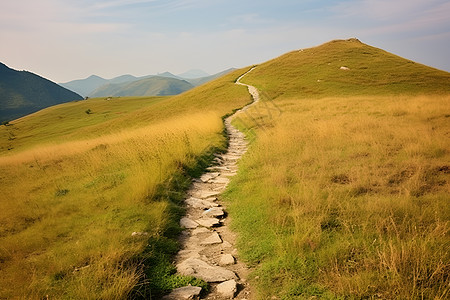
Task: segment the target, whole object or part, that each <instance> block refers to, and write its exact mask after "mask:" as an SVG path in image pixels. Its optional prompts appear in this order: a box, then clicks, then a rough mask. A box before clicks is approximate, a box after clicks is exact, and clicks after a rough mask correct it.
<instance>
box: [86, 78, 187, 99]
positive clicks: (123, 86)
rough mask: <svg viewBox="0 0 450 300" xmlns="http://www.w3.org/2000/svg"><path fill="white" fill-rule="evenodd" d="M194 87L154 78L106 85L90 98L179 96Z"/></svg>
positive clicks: (182, 82)
mask: <svg viewBox="0 0 450 300" xmlns="http://www.w3.org/2000/svg"><path fill="white" fill-rule="evenodd" d="M193 87H194V86H193V85H192V84H190V83H189V82H187V81H185V80H180V79H176V78H170V77H161V76H153V77H150V78H145V79H141V80H137V81H132V82H125V83H117V84H106V85H103V86H101V87H99V88H97V89H96V90H95V91H93V92H92V93H90V95H89V96H90V97H105V96H113V97H120V96H169V95H178V94H180V93H182V92H184V91H187V90H189V89H191V88H193Z"/></svg>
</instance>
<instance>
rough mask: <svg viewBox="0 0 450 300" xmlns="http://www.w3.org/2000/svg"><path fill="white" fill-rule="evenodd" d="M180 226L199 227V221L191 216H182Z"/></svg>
mask: <svg viewBox="0 0 450 300" xmlns="http://www.w3.org/2000/svg"><path fill="white" fill-rule="evenodd" d="M180 226H181V227H184V228H187V229H194V228H197V227H198V223H197V222H195V221H193V220H191V219H189V218H181V220H180Z"/></svg>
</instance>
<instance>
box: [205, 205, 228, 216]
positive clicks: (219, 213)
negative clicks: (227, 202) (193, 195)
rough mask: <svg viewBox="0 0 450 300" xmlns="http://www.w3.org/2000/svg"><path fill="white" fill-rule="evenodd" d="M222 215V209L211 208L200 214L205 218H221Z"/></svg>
mask: <svg viewBox="0 0 450 300" xmlns="http://www.w3.org/2000/svg"><path fill="white" fill-rule="evenodd" d="M224 214H225V213H224V211H223V208H222V207H211V208H210V209H208V210H205V211H204V212H203V213H202V215H204V216H207V217H222V216H223V215H224Z"/></svg>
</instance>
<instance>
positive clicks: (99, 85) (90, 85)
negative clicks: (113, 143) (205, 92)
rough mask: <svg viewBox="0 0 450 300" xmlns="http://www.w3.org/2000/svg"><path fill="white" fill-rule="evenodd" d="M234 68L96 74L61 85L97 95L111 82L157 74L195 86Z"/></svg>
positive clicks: (139, 78)
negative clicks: (210, 70)
mask: <svg viewBox="0 0 450 300" xmlns="http://www.w3.org/2000/svg"><path fill="white" fill-rule="evenodd" d="M232 70H234V69H228V70H226V71H223V72H220V73H217V74H214V75H209V74H208V73H206V72H204V71H202V70H198V69H193V70H189V71H187V72H184V73H182V74H179V75H174V74H172V73H170V72H164V73H159V74H158V75H146V76H141V77H136V76H133V75H122V76H119V77H115V78H112V79H104V78H101V77H99V76H96V75H91V76H89V77H88V78H85V79H78V80H73V81H69V82H65V83H60V85H61V86H63V87H65V88H67V89H69V90H72V91H74V92H76V93H78V94H80V95H82V96H83V97H86V96H89V97H95V96H93V95H99V94H98V91H103V90H106V87H105V86H107V85H110V84H121V83H131V82H133V81H138V80H142V79H148V78H151V77H155V76H156V77H165V78H174V79H179V80H186V81H187V82H189V83H191V84H192V85H193V86H198V85H201V84H203V83H206V82H208V81H210V80H213V79H215V78H218V77H220V76H222V75H225V74H226V73H228V72H230V71H232ZM110 88H111V89H112V90H109V91H113V90H114V91H115V92H118V90H117V89H118V87H110ZM100 95H101V96H99V97H104V96H106V95H104V93H103V92H101V93H100Z"/></svg>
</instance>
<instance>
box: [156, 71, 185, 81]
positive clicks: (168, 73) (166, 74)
mask: <svg viewBox="0 0 450 300" xmlns="http://www.w3.org/2000/svg"><path fill="white" fill-rule="evenodd" d="M156 76H159V77H167V78H175V79H184V78H181V77H178V76H177V75H173V74H172V73H170V72H164V73H158V75H156Z"/></svg>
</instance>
